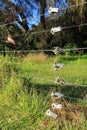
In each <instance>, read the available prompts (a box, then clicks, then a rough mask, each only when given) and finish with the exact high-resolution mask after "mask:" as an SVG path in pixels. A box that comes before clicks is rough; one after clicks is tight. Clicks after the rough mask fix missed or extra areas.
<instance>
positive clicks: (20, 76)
mask: <svg viewBox="0 0 87 130" xmlns="http://www.w3.org/2000/svg"><path fill="white" fill-rule="evenodd" d="M0 74H6V75H10V76H16V77H19V78H26V79H31V78H33V79H39V80H43V81H49V82H52V83H53V82H54V81H53V80H48V79H43V78H38V77H37V76H22V75H18V74H11V73H7V72H6V73H5V72H0ZM86 87H87V86H86ZM37 90H38V89H37ZM42 91H43V92H46V91H47V90H42ZM64 97H67V98H71V99H73V100H82V101H86V100H85V99H81V98H74V97H70V96H64Z"/></svg>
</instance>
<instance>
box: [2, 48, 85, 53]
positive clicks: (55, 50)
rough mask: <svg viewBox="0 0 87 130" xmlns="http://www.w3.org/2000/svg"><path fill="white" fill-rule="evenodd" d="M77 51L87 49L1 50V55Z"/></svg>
mask: <svg viewBox="0 0 87 130" xmlns="http://www.w3.org/2000/svg"><path fill="white" fill-rule="evenodd" d="M76 50H87V47H82V48H60V47H55V48H54V49H39V50H8V51H6V50H0V52H1V53H4V52H6V53H14V54H15V53H22V52H23V53H37V52H53V53H56V52H60V53H61V52H65V51H76Z"/></svg>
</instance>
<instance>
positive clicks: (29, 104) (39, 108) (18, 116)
mask: <svg viewBox="0 0 87 130" xmlns="http://www.w3.org/2000/svg"><path fill="white" fill-rule="evenodd" d="M86 58H87V55H82V56H74V57H72V56H57V57H48V56H47V55H44V54H37V55H34V54H33V55H31V54H30V55H27V56H26V57H24V58H22V59H21V58H20V59H19V58H18V57H14V56H13V55H12V57H11V56H10V57H9V56H8V55H6V57H5V58H4V57H3V56H0V62H2V64H0V69H1V71H2V72H4V73H2V74H1V73H0V128H1V129H2V130H3V129H6V130H8V129H9V130H21V129H22V130H33V129H34V130H36V129H41V130H45V129H46V130H49V129H50V130H51V129H52V130H56V129H61V130H76V129H79V130H85V128H86V126H87V120H86V118H87V116H86V115H85V114H86V106H87V104H86V103H87V102H86V103H85V102H81V101H80V102H79V101H73V100H66V102H64V101H63V100H62V103H63V106H65V108H69V107H70V108H72V110H73V109H77V110H78V111H77V112H76V113H74V112H69V111H68V112H67V111H65V110H62V113H60V115H61V116H62V120H60V119H58V120H54V119H52V118H50V119H48V118H47V117H46V116H45V112H46V110H47V109H48V108H49V106H50V103H51V100H50V97H49V95H50V92H51V90H52V86H53V88H54V90H56V89H57V88H56V87H58V86H55V85H52V84H51V82H46V80H47V79H48V80H51V79H54V78H56V76H57V73H58V72H56V71H55V70H53V68H52V65H53V62H54V61H55V60H56V61H59V62H63V63H65V64H66V65H65V68H62V69H61V70H58V71H59V73H58V75H59V76H61V77H62V78H64V79H65V80H66V81H68V82H70V81H71V82H73V83H74V82H75V83H77V84H79V83H80V84H83V83H84V84H87V80H86V69H87V68H85V64H87V61H86ZM19 62H20V63H19ZM71 68H72V69H71ZM79 70H80V71H79ZM7 72H8V73H10V75H6V74H5V73H7ZM75 72H76V73H75ZM16 74H17V75H18V74H20V75H21V76H25V75H26V74H27V75H28V77H29V75H30V76H35V75H37V77H38V76H40V78H43V79H46V80H44V81H41V80H40V79H39V80H37V78H36V79H30V80H29V79H28V78H26V81H28V82H25V79H24V78H23V77H17V76H16ZM78 76H79V77H78ZM1 82H2V84H1ZM27 83H28V84H27ZM60 87H61V90H60V88H58V90H59V91H61V92H63V93H65V95H67V96H73V97H78V98H82V97H84V99H85V94H87V89H85V88H84V89H83V88H82V87H77V86H73V87H72V86H66V87H62V86H60ZM71 90H72V91H71ZM82 90H83V91H82ZM44 91H45V92H46V93H44ZM81 96H82V97H81ZM77 104H78V105H77ZM78 106H79V107H78ZM82 106H85V107H84V108H83V107H82ZM81 110H82V111H83V113H84V114H82V113H81V112H80V111H81Z"/></svg>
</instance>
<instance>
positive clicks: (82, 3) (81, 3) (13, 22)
mask: <svg viewBox="0 0 87 130" xmlns="http://www.w3.org/2000/svg"><path fill="white" fill-rule="evenodd" d="M84 4H87V2H80V3H78V4H75V5H69V6H67V7H65V8H59V10H60V11H61V10H64V9H68V8H74V7H77V6H80V5H84ZM43 15H45V13H44V14H41V15H40V17H41V16H43ZM25 20H26V18H25V19H22V22H23V21H25ZM16 22H19V20H15V21H12V22H8V23H6V24H1V25H0V27H1V26H6V25H10V24H15V23H16Z"/></svg>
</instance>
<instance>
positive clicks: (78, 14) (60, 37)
mask: <svg viewBox="0 0 87 130" xmlns="http://www.w3.org/2000/svg"><path fill="white" fill-rule="evenodd" d="M3 2H4V3H5V4H6V5H7V6H6V8H5V9H4V10H0V25H1V24H4V23H8V22H11V21H14V20H17V15H16V14H17V13H19V14H20V15H21V16H22V18H23V19H26V17H25V15H24V13H23V11H24V10H25V8H26V7H25V8H24V7H22V8H19V7H18V6H16V5H15V4H13V3H11V2H8V1H7V0H3ZM27 2H28V4H30V6H32V8H34V7H33V4H31V3H30V1H29V0H27ZM36 2H40V14H44V13H45V10H46V8H47V1H46V0H36ZM57 2H58V0H54V1H53V2H52V1H51V0H49V1H48V3H50V5H51V6H54V5H53V4H56V3H57ZM80 2H86V1H85V0H75V1H71V0H67V3H69V4H70V5H73V4H78V3H80ZM30 17H31V14H30ZM86 22H87V4H81V5H79V6H77V7H74V8H73V7H72V8H67V9H66V10H65V9H63V10H61V11H60V12H59V13H58V14H51V16H49V17H45V15H42V16H41V17H40V23H39V25H38V26H34V25H33V27H32V29H29V28H28V26H27V21H26V20H24V21H23V22H22V23H21V22H20V21H19V24H20V25H21V26H22V29H21V30H20V29H18V27H17V26H16V24H15V23H14V24H9V25H8V24H7V25H4V26H0V50H3V49H6V50H7V49H16V50H19V49H22V50H23V49H50V48H53V47H54V46H60V47H67V48H68V47H86V46H87V29H86V26H79V27H76V28H70V29H65V30H62V31H61V32H58V33H56V35H52V34H50V32H46V33H37V34H34V35H31V34H30V33H33V32H38V31H42V30H50V29H51V28H52V27H57V26H61V27H65V26H72V25H77V24H82V23H86ZM22 34H24V35H23V36H20V37H12V36H17V35H22ZM25 34H26V35H25ZM8 36H10V37H11V38H12V39H13V40H14V41H15V44H13V43H10V42H9V41H8V42H7V40H8Z"/></svg>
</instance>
